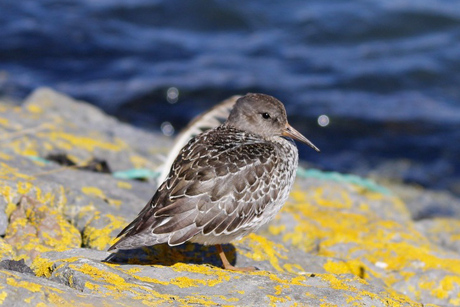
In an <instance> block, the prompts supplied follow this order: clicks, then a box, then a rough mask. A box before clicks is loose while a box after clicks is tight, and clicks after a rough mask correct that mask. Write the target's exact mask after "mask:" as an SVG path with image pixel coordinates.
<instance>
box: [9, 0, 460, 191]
mask: <svg viewBox="0 0 460 307" xmlns="http://www.w3.org/2000/svg"><path fill="white" fill-rule="evenodd" d="M0 30H1V31H0V95H1V96H6V97H9V98H13V99H17V100H20V99H22V98H23V97H25V96H26V95H27V94H29V93H30V92H31V91H32V90H33V89H35V88H37V87H40V86H50V87H52V88H54V89H56V90H58V91H62V92H65V93H67V94H69V95H71V96H73V97H75V98H79V99H84V100H87V101H89V102H91V103H94V104H96V105H98V106H100V107H102V108H103V109H105V110H106V111H107V112H109V113H111V114H114V115H116V116H118V117H120V118H122V119H124V120H126V121H129V122H131V123H133V124H135V125H138V126H141V127H145V128H148V129H157V130H159V129H160V126H161V124H162V123H164V122H169V123H171V124H172V125H173V127H174V128H175V129H176V131H177V130H179V129H180V128H181V127H183V126H184V125H185V124H186V123H187V122H188V121H189V120H190V119H191V118H192V117H193V116H195V115H196V114H198V113H199V112H201V111H203V110H205V109H207V108H209V107H210V106H212V105H213V104H215V103H216V102H218V101H220V100H222V99H225V98H227V97H229V96H231V95H235V94H244V93H246V92H263V93H268V94H272V95H274V96H276V97H278V98H279V99H280V100H282V101H283V102H284V103H285V104H286V108H287V111H288V114H289V115H290V123H291V125H292V126H294V127H296V128H297V129H298V130H300V131H301V132H302V133H304V134H305V135H306V136H307V137H308V138H309V139H311V140H312V141H313V142H314V143H315V144H316V145H317V146H318V147H320V148H321V150H322V153H321V154H316V153H315V152H313V151H312V150H311V149H310V148H307V147H301V148H300V149H301V158H302V159H303V160H305V161H309V162H311V163H313V164H314V165H316V166H318V167H321V168H323V169H326V170H335V171H341V172H351V173H357V174H369V173H378V174H379V175H381V176H386V177H389V178H399V179H402V180H405V181H407V182H412V183H418V184H421V185H422V186H426V187H430V188H437V189H447V190H450V191H452V192H454V193H456V194H458V195H460V161H459V158H460V129H459V128H460V3H459V2H458V1H447V0H445V1H437V0H425V1H423V0H421V1H393V0H387V1H386V0H374V1H363V0H351V1H324V0H316V1H308V2H307V1H300V0H288V1H241V0H237V1H224V0H220V1H216V0H214V1H211V0H195V1H176V0H169V1H161V0H157V1H149V0H134V1H123V0H86V1H85V0H79V1H77V0H74V1H57V0H54V1H50V0H48V1H45V0H41V1H40V0H21V1H12V0H3V1H0ZM171 88H175V89H177V90H178V94H179V96H178V98H177V101H176V99H173V100H171V99H170V101H168V99H167V92H168V89H171ZM320 115H327V116H328V117H329V120H330V123H329V125H327V126H325V127H321V126H320V125H318V123H317V119H318V117H319V116H320Z"/></svg>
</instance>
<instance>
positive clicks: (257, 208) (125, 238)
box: [109, 94, 319, 270]
mask: <svg viewBox="0 0 460 307" xmlns="http://www.w3.org/2000/svg"><path fill="white" fill-rule="evenodd" d="M292 139H296V140H298V141H301V142H303V143H305V144H307V145H309V146H311V147H312V148H313V149H315V150H316V151H319V149H318V148H317V147H316V146H315V145H313V144H312V143H311V142H310V141H309V140H308V139H307V138H305V137H304V136H303V135H302V134H300V133H299V132H298V131H297V130H295V129H294V128H292V127H291V126H290V125H289V124H288V122H287V116H286V110H285V108H284V105H283V104H282V103H281V102H280V101H279V100H277V99H276V98H274V97H272V96H268V95H265V94H247V95H245V96H243V97H241V98H239V99H238V100H237V102H236V104H235V106H234V107H233V109H232V110H231V112H230V115H229V117H228V119H227V121H226V122H225V123H224V124H222V125H220V126H218V127H217V128H214V129H210V130H207V131H205V132H204V133H202V134H199V135H198V136H196V137H194V138H192V139H191V140H190V141H189V142H188V143H187V145H185V146H184V148H182V150H181V151H180V152H179V155H178V156H177V158H176V159H175V161H174V162H173V164H172V167H171V171H170V172H169V175H168V177H167V178H166V180H165V181H164V182H163V183H162V184H161V185H160V187H159V188H158V190H157V191H156V193H155V195H153V197H152V198H151V199H150V201H149V202H148V203H147V205H146V206H145V207H144V209H143V210H142V211H141V212H140V213H139V215H138V216H137V218H136V219H135V220H134V221H132V222H131V223H130V224H129V225H128V226H126V228H125V229H123V230H122V231H121V232H120V234H119V235H118V237H120V239H119V240H118V241H117V242H116V243H115V244H114V245H113V246H112V247H110V248H109V251H113V250H117V249H119V250H125V249H133V248H139V247H143V246H151V245H156V244H160V243H168V244H169V245H170V246H175V245H179V244H182V243H184V242H187V241H189V242H193V243H200V244H204V245H216V246H217V250H218V252H219V256H220V258H221V259H222V262H223V266H224V268H225V269H229V270H253V269H254V268H235V267H234V266H232V265H231V264H230V263H229V261H228V260H227V257H226V256H225V253H224V252H223V250H222V246H221V244H225V243H229V242H231V241H234V240H239V239H241V238H242V237H244V236H245V235H247V234H249V233H250V232H253V231H255V230H257V229H258V228H259V227H260V226H262V225H264V224H265V223H267V222H268V221H270V220H271V219H272V218H273V217H274V216H275V214H276V213H277V212H278V211H279V210H280V209H281V207H282V206H283V204H284V203H285V201H286V200H287V198H288V195H289V192H290V190H291V188H292V185H293V183H294V179H295V173H296V169H297V164H298V152H297V147H296V145H295V143H294V142H293V140H292Z"/></svg>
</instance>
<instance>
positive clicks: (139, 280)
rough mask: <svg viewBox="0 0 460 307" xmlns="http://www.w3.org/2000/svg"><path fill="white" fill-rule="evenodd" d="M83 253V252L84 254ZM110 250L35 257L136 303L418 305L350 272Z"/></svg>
mask: <svg viewBox="0 0 460 307" xmlns="http://www.w3.org/2000/svg"><path fill="white" fill-rule="evenodd" d="M81 255H84V256H83V257H82V256H81ZM105 257H107V253H105V252H88V251H86V252H85V251H81V250H73V251H68V252H65V253H61V254H58V253H46V254H44V255H42V256H41V257H40V258H37V259H36V262H35V263H34V269H35V270H36V272H37V274H38V275H43V276H46V277H47V278H48V279H50V280H53V281H56V282H58V283H61V284H65V285H68V286H70V287H72V288H74V289H77V290H79V291H81V292H82V293H96V294H98V295H100V296H104V297H110V298H115V299H117V298H121V299H122V298H127V297H129V298H131V299H132V302H133V305H137V306H143V305H146V306H157V305H165V306H182V305H191V304H197V305H206V306H208V305H209V306H216V305H238V306H256V305H257V306H268V305H274V306H277V305H279V306H282V305H293V304H296V303H302V304H304V305H307V306H320V305H321V304H323V305H325V306H356V304H358V305H361V306H366V305H368V306H415V304H414V303H413V302H411V301H410V300H409V299H408V298H407V297H405V296H403V295H398V294H396V293H390V292H388V291H387V290H386V289H384V288H382V287H376V286H374V285H370V284H369V283H367V282H366V281H365V280H363V279H361V278H358V277H356V276H354V275H352V274H338V275H336V274H303V275H298V274H286V273H277V272H268V271H258V272H253V273H241V272H231V271H225V270H222V269H219V268H216V267H211V266H207V265H190V264H184V263H176V264H174V265H171V266H159V265H154V266H145V265H144V266H142V265H119V264H108V263H104V262H101V260H103V259H104V258H105Z"/></svg>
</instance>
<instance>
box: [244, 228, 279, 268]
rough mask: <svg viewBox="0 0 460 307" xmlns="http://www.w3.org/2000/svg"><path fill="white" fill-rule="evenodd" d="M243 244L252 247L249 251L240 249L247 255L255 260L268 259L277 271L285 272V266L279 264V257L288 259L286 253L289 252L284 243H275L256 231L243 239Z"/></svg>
mask: <svg viewBox="0 0 460 307" xmlns="http://www.w3.org/2000/svg"><path fill="white" fill-rule="evenodd" d="M241 244H245V245H248V246H249V247H250V248H251V249H250V250H248V251H245V250H241V251H239V252H240V253H242V254H244V255H245V256H246V257H248V258H250V259H253V260H255V261H264V260H268V261H269V262H270V264H271V265H272V266H273V267H274V268H275V269H276V270H277V271H279V272H284V270H283V268H282V267H281V266H280V265H279V260H278V259H279V258H281V259H287V256H286V255H285V254H286V253H287V249H286V248H285V247H284V246H283V245H281V244H277V243H274V242H272V241H270V240H268V239H267V238H265V237H262V236H259V235H256V234H254V233H251V234H249V235H248V236H247V237H245V238H244V239H243V240H241Z"/></svg>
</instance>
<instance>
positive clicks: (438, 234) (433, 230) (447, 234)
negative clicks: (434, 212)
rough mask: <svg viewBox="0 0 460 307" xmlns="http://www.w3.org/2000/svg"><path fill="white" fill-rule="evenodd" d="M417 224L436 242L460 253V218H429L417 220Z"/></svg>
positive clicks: (421, 230) (419, 228) (417, 226)
mask: <svg viewBox="0 0 460 307" xmlns="http://www.w3.org/2000/svg"><path fill="white" fill-rule="evenodd" d="M415 226H416V228H417V230H418V231H420V232H421V233H423V234H424V235H425V236H426V237H427V238H428V240H430V241H431V242H433V243H434V244H436V245H439V246H442V247H444V248H446V249H449V250H451V251H454V252H457V253H459V254H460V219H454V218H434V219H427V220H421V221H417V222H416V223H415Z"/></svg>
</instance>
